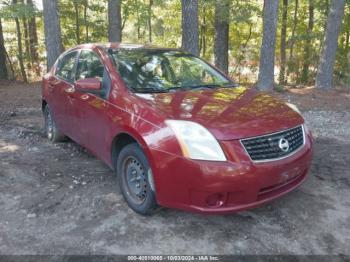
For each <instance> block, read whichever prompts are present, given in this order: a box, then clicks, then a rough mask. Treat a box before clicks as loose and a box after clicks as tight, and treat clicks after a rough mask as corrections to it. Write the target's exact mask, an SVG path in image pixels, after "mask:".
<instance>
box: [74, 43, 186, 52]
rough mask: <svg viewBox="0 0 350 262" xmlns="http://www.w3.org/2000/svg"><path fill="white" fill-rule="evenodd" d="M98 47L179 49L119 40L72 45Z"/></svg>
mask: <svg viewBox="0 0 350 262" xmlns="http://www.w3.org/2000/svg"><path fill="white" fill-rule="evenodd" d="M95 47H97V48H100V49H126V50H133V49H135V50H166V51H172V50H177V51H180V50H181V49H178V48H164V47H157V46H153V45H149V44H127V43H119V42H110V43H89V44H82V45H78V46H76V47H74V48H73V49H82V48H89V49H90V48H95Z"/></svg>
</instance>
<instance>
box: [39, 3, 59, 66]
mask: <svg viewBox="0 0 350 262" xmlns="http://www.w3.org/2000/svg"><path fill="white" fill-rule="evenodd" d="M57 1H58V0H43V12H44V26H45V45H46V53H47V70H50V68H51V66H52V65H53V64H54V63H55V61H56V59H57V58H58V57H59V55H60V54H61V53H62V51H63V46H62V37H61V27H60V18H59V16H58V4H57Z"/></svg>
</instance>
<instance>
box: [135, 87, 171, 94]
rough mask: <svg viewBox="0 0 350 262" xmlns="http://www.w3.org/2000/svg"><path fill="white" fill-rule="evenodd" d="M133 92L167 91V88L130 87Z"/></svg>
mask: <svg viewBox="0 0 350 262" xmlns="http://www.w3.org/2000/svg"><path fill="white" fill-rule="evenodd" d="M131 90H132V91H133V92H134V93H141V94H154V93H167V92H168V91H167V90H161V89H156V88H137V89H136V88H132V89H131Z"/></svg>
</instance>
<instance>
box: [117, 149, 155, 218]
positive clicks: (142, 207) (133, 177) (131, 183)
mask: <svg viewBox="0 0 350 262" xmlns="http://www.w3.org/2000/svg"><path fill="white" fill-rule="evenodd" d="M150 171H151V169H150V166H149V164H148V160H147V157H146V156H145V154H144V153H143V151H142V149H141V148H140V146H139V145H138V144H137V143H132V144H129V145H127V146H125V147H124V148H123V149H122V150H121V152H120V154H119V157H118V161H117V175H118V179H119V186H120V189H121V191H122V194H123V197H124V199H125V201H126V202H127V204H128V206H129V207H130V208H131V209H132V210H134V211H135V212H136V213H138V214H141V215H144V216H145V215H151V214H153V213H154V211H156V209H157V207H158V205H157V201H156V195H155V192H154V191H153V189H152V187H151V186H150V182H149V175H148V172H150Z"/></svg>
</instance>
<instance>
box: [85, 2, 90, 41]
mask: <svg viewBox="0 0 350 262" xmlns="http://www.w3.org/2000/svg"><path fill="white" fill-rule="evenodd" d="M88 6H89V1H88V0H86V2H85V3H84V24H85V42H86V43H88V42H89V23H88V20H87V11H88Z"/></svg>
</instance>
